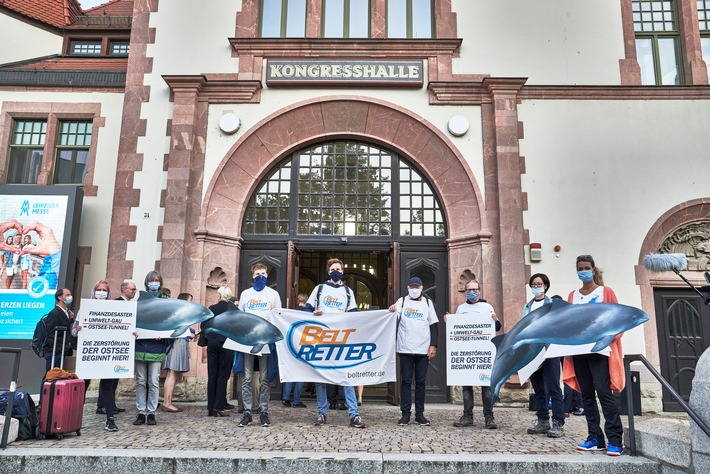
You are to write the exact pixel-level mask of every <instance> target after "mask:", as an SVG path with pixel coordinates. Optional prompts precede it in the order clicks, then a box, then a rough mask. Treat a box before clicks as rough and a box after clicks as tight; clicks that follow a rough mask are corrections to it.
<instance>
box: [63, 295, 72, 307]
mask: <svg viewBox="0 0 710 474" xmlns="http://www.w3.org/2000/svg"><path fill="white" fill-rule="evenodd" d="M72 301H74V298H72V297H71V296H67V297H66V298H64V304H65V305H67V306H69V305H70V304H71V303H72Z"/></svg>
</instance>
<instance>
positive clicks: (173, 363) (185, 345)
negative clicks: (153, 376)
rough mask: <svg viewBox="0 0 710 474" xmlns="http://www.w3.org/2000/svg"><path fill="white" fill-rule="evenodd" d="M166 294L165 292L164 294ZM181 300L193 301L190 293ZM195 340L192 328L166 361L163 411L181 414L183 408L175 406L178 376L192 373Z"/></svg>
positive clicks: (180, 298) (164, 365)
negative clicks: (193, 340)
mask: <svg viewBox="0 0 710 474" xmlns="http://www.w3.org/2000/svg"><path fill="white" fill-rule="evenodd" d="M163 293H164V292H163ZM178 299H179V300H185V301H192V295H191V294H190V293H180V294H179V295H178ZM194 338H195V330H194V329H193V328H190V335H189V336H185V337H179V338H177V339H175V341H174V342H173V348H172V349H171V350H170V353H169V354H168V357H167V358H166V359H165V362H164V364H163V369H165V370H167V371H168V375H166V376H165V383H164V384H163V411H164V412H167V413H179V412H181V411H182V408H179V407H176V406H175V405H173V392H174V391H175V383H177V377H178V374H182V373H185V372H189V371H190V344H189V343H190V341H191V340H192V339H194Z"/></svg>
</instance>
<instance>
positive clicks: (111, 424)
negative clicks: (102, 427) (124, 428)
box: [106, 418, 118, 431]
mask: <svg viewBox="0 0 710 474" xmlns="http://www.w3.org/2000/svg"><path fill="white" fill-rule="evenodd" d="M106 431H118V426H116V422H115V421H113V418H109V419H108V420H106Z"/></svg>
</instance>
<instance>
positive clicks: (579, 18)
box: [451, 0, 624, 85]
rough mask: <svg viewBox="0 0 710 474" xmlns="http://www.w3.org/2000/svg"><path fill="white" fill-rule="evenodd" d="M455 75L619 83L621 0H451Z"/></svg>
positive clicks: (546, 81) (529, 82)
mask: <svg viewBox="0 0 710 474" xmlns="http://www.w3.org/2000/svg"><path fill="white" fill-rule="evenodd" d="M451 3H452V9H453V10H454V11H455V12H456V14H457V25H458V28H457V30H458V36H459V38H462V39H463V44H462V46H461V58H460V59H454V73H455V74H490V75H491V76H494V77H527V78H529V80H528V85H530V84H556V85H560V84H605V85H609V84H619V83H620V74H619V59H623V58H624V42H623V35H622V28H621V6H620V3H619V0H593V1H590V0H545V1H539V0H538V1H531V0H452V2H451Z"/></svg>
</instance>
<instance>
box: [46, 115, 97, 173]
mask: <svg viewBox="0 0 710 474" xmlns="http://www.w3.org/2000/svg"><path fill="white" fill-rule="evenodd" d="M92 131H93V125H92V123H91V122H84V121H82V122H75V121H67V122H60V124H59V138H58V140H57V152H56V153H57V155H56V163H55V166H54V184H83V183H84V176H85V175H86V164H87V163H88V161H89V160H88V158H89V147H90V146H91V134H92Z"/></svg>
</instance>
